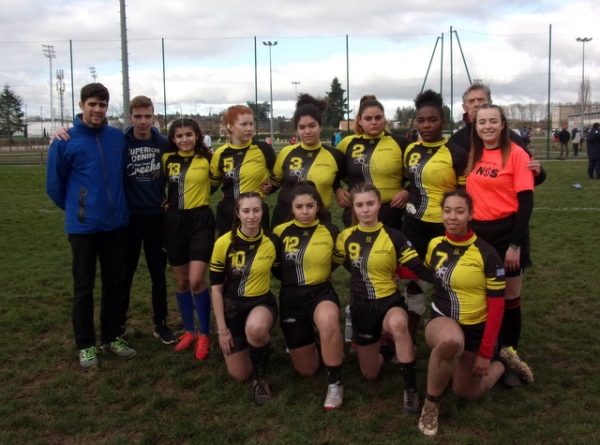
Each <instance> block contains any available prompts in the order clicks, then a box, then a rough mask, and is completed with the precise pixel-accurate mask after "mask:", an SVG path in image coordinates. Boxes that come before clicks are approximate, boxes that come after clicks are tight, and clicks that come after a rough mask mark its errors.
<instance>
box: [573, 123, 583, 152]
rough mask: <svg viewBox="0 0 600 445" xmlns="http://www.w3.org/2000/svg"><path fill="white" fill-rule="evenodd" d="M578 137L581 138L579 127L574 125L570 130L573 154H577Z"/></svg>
mask: <svg viewBox="0 0 600 445" xmlns="http://www.w3.org/2000/svg"><path fill="white" fill-rule="evenodd" d="M579 139H581V137H580V136H579V129H578V128H577V127H574V128H573V130H571V143H572V144H573V156H577V155H578V154H579Z"/></svg>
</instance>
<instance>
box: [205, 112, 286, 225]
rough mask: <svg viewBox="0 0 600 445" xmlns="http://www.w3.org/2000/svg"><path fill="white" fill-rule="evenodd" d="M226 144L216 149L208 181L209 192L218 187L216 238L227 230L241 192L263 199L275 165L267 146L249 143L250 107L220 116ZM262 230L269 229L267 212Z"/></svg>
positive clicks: (251, 130)
mask: <svg viewBox="0 0 600 445" xmlns="http://www.w3.org/2000/svg"><path fill="white" fill-rule="evenodd" d="M223 123H224V124H225V127H226V128H227V132H228V134H229V137H230V141H229V142H228V143H226V144H225V145H222V146H221V147H219V148H217V149H216V150H215V153H214V155H213V158H212V161H211V163H210V181H211V185H212V187H213V191H214V190H216V189H217V188H218V187H219V186H220V185H222V187H221V190H222V191H223V200H222V201H221V202H219V204H218V205H217V230H218V232H219V234H221V235H222V234H224V233H227V232H229V231H230V230H231V224H232V223H233V219H234V216H235V215H234V207H235V200H236V198H237V197H238V196H239V195H240V194H241V193H245V192H256V193H259V194H260V195H261V196H265V195H267V194H269V193H270V191H271V184H269V182H268V179H269V174H270V171H271V169H272V168H273V164H274V163H275V152H274V151H273V147H271V145H269V144H267V143H265V142H262V141H253V140H252V137H253V136H254V116H253V114H252V110H251V109H250V107H247V106H245V105H234V106H232V107H229V108H228V109H227V111H226V112H225V113H224V114H223ZM261 225H262V227H263V228H265V229H268V228H269V209H268V208H267V207H266V204H265V209H264V211H263V221H262V222H261Z"/></svg>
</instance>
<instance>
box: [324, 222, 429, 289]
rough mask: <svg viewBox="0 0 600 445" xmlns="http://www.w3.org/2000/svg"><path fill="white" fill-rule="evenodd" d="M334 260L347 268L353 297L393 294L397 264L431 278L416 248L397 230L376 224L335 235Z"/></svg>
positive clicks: (357, 227) (356, 227)
mask: <svg viewBox="0 0 600 445" xmlns="http://www.w3.org/2000/svg"><path fill="white" fill-rule="evenodd" d="M333 260H334V261H335V262H336V263H338V264H343V265H344V267H345V268H346V269H347V270H349V271H350V294H351V296H352V297H353V298H360V299H368V300H373V299H377V298H385V297H389V296H390V295H392V294H393V293H394V292H396V290H397V289H398V286H397V285H396V282H395V281H394V275H395V274H396V268H397V267H398V266H399V265H402V266H407V267H409V268H410V269H411V270H412V271H413V272H415V273H416V274H417V275H419V277H421V278H423V279H426V280H428V281H431V278H430V273H428V272H427V270H426V268H425V266H424V265H423V262H422V261H421V259H420V258H419V255H418V254H417V251H416V250H415V249H414V248H413V247H412V245H411V244H410V241H408V240H407V239H406V237H405V236H404V235H403V234H402V232H400V231H399V230H396V229H392V228H390V227H386V226H384V225H383V224H382V223H379V224H378V225H377V226H376V227H373V228H365V227H361V226H360V225H358V226H354V227H350V228H348V229H346V230H344V231H342V233H340V235H339V236H338V239H337V242H336V249H335V251H334V256H333Z"/></svg>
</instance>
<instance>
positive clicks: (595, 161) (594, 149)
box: [587, 122, 600, 179]
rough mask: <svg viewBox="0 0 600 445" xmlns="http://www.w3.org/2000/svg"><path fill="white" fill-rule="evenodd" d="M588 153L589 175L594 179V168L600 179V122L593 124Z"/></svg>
mask: <svg viewBox="0 0 600 445" xmlns="http://www.w3.org/2000/svg"><path fill="white" fill-rule="evenodd" d="M587 153H588V160H589V163H588V177H589V178H590V179H594V170H595V171H596V179H600V124H599V123H598V122H596V123H594V125H592V129H591V130H590V132H589V133H588V137H587Z"/></svg>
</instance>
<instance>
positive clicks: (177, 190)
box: [162, 152, 210, 210]
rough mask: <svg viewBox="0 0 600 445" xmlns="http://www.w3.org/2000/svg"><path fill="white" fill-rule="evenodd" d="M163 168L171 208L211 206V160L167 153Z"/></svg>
mask: <svg viewBox="0 0 600 445" xmlns="http://www.w3.org/2000/svg"><path fill="white" fill-rule="evenodd" d="M162 167H163V172H164V174H165V176H166V178H167V184H168V187H167V202H168V203H169V208H171V209H180V210H187V209H195V208H196V207H202V206H207V205H209V200H210V180H209V168H210V160H209V159H207V158H205V157H203V156H198V155H195V154H194V153H182V152H177V153H165V154H164V155H163V157H162Z"/></svg>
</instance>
